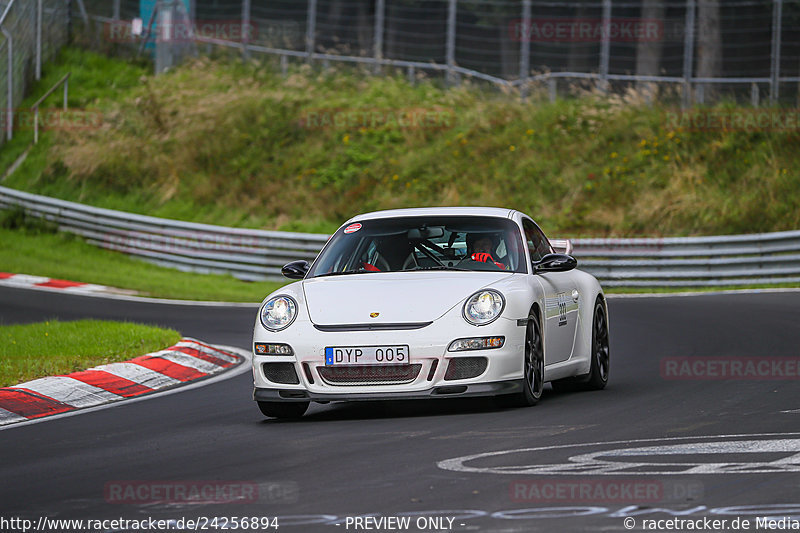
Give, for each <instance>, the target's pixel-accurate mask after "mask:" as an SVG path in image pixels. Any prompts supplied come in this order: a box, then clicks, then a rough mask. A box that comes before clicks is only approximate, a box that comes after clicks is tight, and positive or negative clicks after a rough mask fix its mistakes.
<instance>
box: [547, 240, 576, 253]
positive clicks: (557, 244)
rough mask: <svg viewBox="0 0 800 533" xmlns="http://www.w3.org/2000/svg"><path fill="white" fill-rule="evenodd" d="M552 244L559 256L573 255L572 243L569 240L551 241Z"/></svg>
mask: <svg viewBox="0 0 800 533" xmlns="http://www.w3.org/2000/svg"><path fill="white" fill-rule="evenodd" d="M550 244H551V245H552V246H553V250H555V252H556V253H557V254H567V255H572V241H571V240H569V239H550Z"/></svg>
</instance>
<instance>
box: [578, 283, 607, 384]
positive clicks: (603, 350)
mask: <svg viewBox="0 0 800 533" xmlns="http://www.w3.org/2000/svg"><path fill="white" fill-rule="evenodd" d="M610 356H611V351H610V349H609V346H608V319H607V317H606V307H605V305H603V301H602V300H601V299H600V297H599V296H598V297H597V300H595V302H594V314H593V316H592V366H591V368H590V370H589V376H588V379H587V380H586V382H585V384H584V387H585V388H586V389H588V390H600V389H603V388H605V386H606V383H608V370H609V367H610V362H611V358H610Z"/></svg>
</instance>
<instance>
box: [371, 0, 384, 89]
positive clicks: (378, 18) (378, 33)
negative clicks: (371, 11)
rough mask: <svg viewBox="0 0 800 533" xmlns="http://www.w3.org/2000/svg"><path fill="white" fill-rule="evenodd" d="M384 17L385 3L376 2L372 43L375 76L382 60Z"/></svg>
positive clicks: (382, 1) (380, 0)
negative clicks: (373, 40) (373, 39)
mask: <svg viewBox="0 0 800 533" xmlns="http://www.w3.org/2000/svg"><path fill="white" fill-rule="evenodd" d="M385 16H386V1H385V0H377V1H376V2H375V42H374V43H373V50H374V52H373V55H374V56H375V68H374V69H373V71H374V72H375V74H377V73H378V72H380V69H381V60H382V59H383V25H384V19H385Z"/></svg>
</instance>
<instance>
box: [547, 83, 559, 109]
mask: <svg viewBox="0 0 800 533" xmlns="http://www.w3.org/2000/svg"><path fill="white" fill-rule="evenodd" d="M547 88H548V89H549V91H548V92H549V93H550V103H551V104H552V103H555V101H556V99H557V98H558V78H548V80H547Z"/></svg>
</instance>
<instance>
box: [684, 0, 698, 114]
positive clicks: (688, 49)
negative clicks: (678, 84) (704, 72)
mask: <svg viewBox="0 0 800 533" xmlns="http://www.w3.org/2000/svg"><path fill="white" fill-rule="evenodd" d="M694 15H695V0H687V1H686V24H685V26H684V35H683V99H682V101H681V106H682V107H683V108H684V109H686V108H687V107H689V106H690V105H692V71H693V70H694V67H693V65H694Z"/></svg>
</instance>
